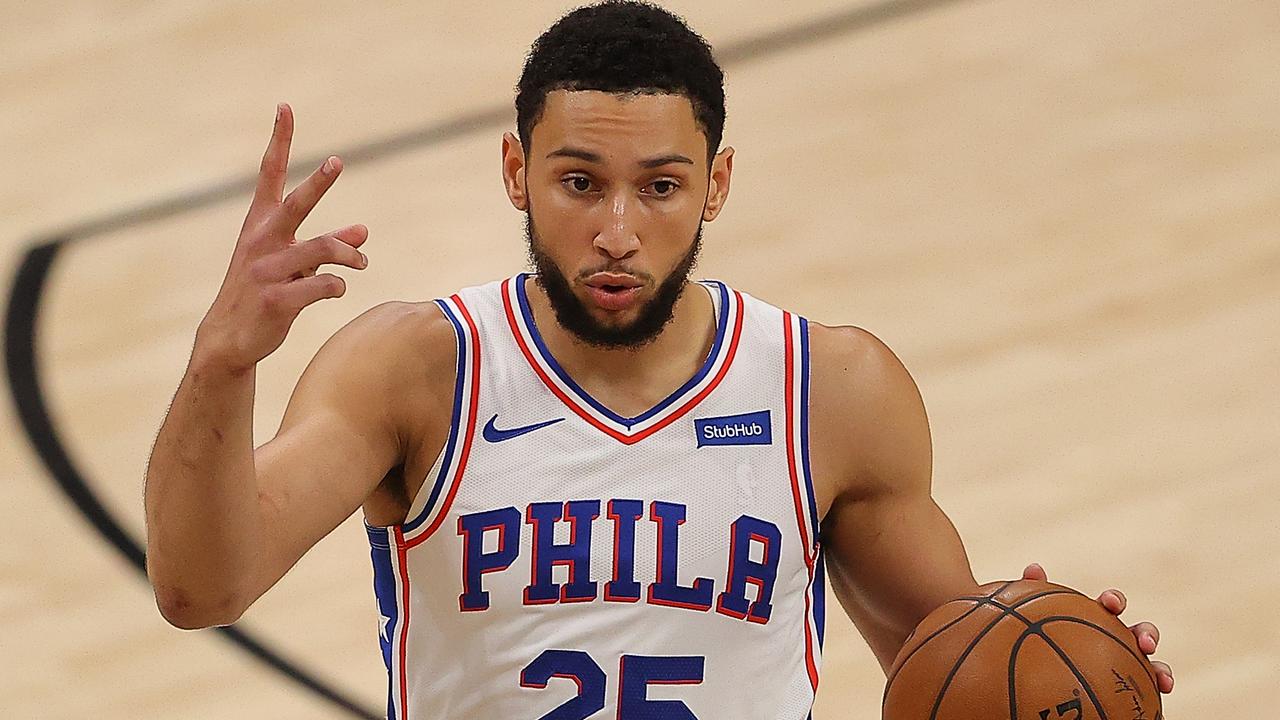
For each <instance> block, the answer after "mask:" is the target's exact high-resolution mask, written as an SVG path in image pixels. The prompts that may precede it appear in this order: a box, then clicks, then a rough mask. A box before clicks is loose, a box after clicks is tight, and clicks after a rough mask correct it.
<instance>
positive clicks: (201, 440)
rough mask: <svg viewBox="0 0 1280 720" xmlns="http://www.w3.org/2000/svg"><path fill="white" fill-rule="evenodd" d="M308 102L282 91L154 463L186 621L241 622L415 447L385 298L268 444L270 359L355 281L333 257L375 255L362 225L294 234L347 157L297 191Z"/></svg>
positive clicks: (153, 553)
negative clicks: (257, 400) (395, 407)
mask: <svg viewBox="0 0 1280 720" xmlns="http://www.w3.org/2000/svg"><path fill="white" fill-rule="evenodd" d="M292 133H293V117H292V113H291V111H290V109H289V108H288V106H283V105H282V106H281V107H280V109H279V111H278V114H277V117H276V124H275V129H274V131H273V134H272V138H271V142H270V144H269V145H268V148H267V151H266V154H265V156H264V157H263V161H262V167H261V170H260V173H259V178H258V185H257V188H256V190H255V192H254V198H253V202H252V204H251V206H250V209H249V213H248V215H247V217H246V218H245V223H244V227H243V228H242V229H241V232H240V236H239V238H238V240H237V242H236V247H235V250H234V252H233V255H232V260H231V263H230V267H229V269H228V271H227V275H226V278H225V279H224V281H223V284H222V287H221V288H220V289H219V291H218V296H217V298H216V299H215V301H214V302H213V305H212V306H211V308H210V309H209V312H208V313H207V314H206V316H205V318H204V319H203V320H202V322H201V323H200V327H199V329H198V330H197V332H196V342H195V347H194V349H193V352H192V356H191V361H190V364H189V366H188V368H187V372H186V375H185V376H184V377H183V380H182V383H181V385H180V386H179V388H178V391H177V394H176V395H175V397H174V399H173V403H172V405H171V407H170V409H169V412H168V415H167V416H166V418H165V421H164V423H163V425H162V427H161V429H160V433H159V436H158V437H157V439H156V444H155V447H154V449H153V450H152V454H151V458H150V461H149V463H148V467H147V481H146V491H145V506H146V525H147V573H148V576H149V578H150V579H151V582H152V586H153V588H154V590H155V594H156V601H157V604H158V605H159V608H160V611H161V613H162V614H163V615H164V616H165V618H166V619H167V620H168V621H169V622H171V623H172V624H174V625H177V626H179V627H184V628H195V627H206V626H210V625H222V624H228V623H231V622H234V621H235V620H236V619H237V618H238V617H239V616H240V614H241V613H243V611H244V610H245V608H247V607H248V605H249V604H250V603H251V602H252V601H253V600H255V599H256V598H257V597H258V596H259V595H261V594H262V593H263V592H265V590H266V589H267V588H268V587H270V586H271V585H272V584H274V583H275V582H276V580H278V579H279V578H280V577H281V576H282V575H283V574H284V573H285V572H286V571H287V570H288V568H289V567H291V566H292V565H293V564H294V563H295V562H296V561H297V559H298V558H299V557H300V556H301V555H302V553H303V552H305V551H306V549H307V548H309V547H311V545H313V544H314V543H315V542H317V541H318V540H319V539H320V538H321V537H323V535H324V534H326V533H328V532H329V531H330V530H332V529H333V528H334V527H336V526H337V524H338V523H340V522H341V521H342V520H343V519H344V518H346V517H347V516H349V515H350V514H351V513H352V512H353V511H354V510H355V509H356V508H358V507H359V506H360V504H361V502H362V500H363V499H364V498H365V497H367V496H368V495H369V493H370V492H371V491H372V489H373V488H375V487H376V486H377V484H378V482H379V481H380V480H381V479H382V477H383V475H384V474H385V473H386V471H387V470H388V469H389V468H391V467H393V466H394V465H395V464H396V462H397V460H398V458H399V456H400V454H401V450H402V448H401V447H400V438H399V437H398V436H397V432H396V428H395V427H394V426H393V425H394V423H395V418H394V417H393V416H391V414H389V413H387V412H386V411H385V410H386V407H385V406H379V405H378V403H379V402H380V401H381V400H383V399H385V398H384V396H385V395H388V394H390V393H393V392H394V391H395V388H392V387H388V383H387V379H386V375H385V374H386V373H387V372H388V370H387V368H386V367H385V366H386V363H384V362H381V361H380V360H381V359H380V358H378V357H377V348H378V347H379V346H380V345H383V344H381V343H374V344H373V347H372V348H370V347H368V341H369V339H370V338H371V337H375V336H377V335H378V334H380V332H379V331H380V329H381V330H385V327H383V326H385V325H387V324H388V323H393V322H394V321H395V320H394V316H395V315H396V313H395V312H394V311H391V310H382V311H373V312H371V313H367V314H366V316H365V317H362V318H361V319H360V320H357V321H355V322H353V323H352V324H351V325H350V326H348V327H347V328H345V329H344V330H342V331H340V332H339V333H338V334H337V335H335V336H334V338H333V339H331V340H330V341H329V342H328V343H327V344H326V345H325V347H324V348H323V349H322V350H321V351H320V352H319V353H318V354H317V356H316V358H315V360H313V361H312V363H311V366H310V367H309V368H308V370H307V372H306V373H305V374H304V376H303V379H302V380H301V381H300V382H299V385H298V389H297V391H296V392H295V394H294V397H293V399H292V400H291V402H290V409H289V411H287V412H286V417H285V422H284V423H282V426H281V430H280V433H279V434H278V435H277V437H276V438H275V439H274V440H272V441H271V442H269V443H267V444H266V445H264V446H263V447H262V448H260V449H259V450H257V451H256V452H255V450H254V447H253V404H254V385H255V368H256V365H257V363H258V361H260V360H261V359H263V358H264V357H266V356H267V355H268V354H270V353H271V352H273V351H274V350H275V349H276V348H277V347H279V346H280V344H281V343H282V342H283V341H284V338H285V335H286V334H287V333H288V331H289V328H290V326H291V325H292V323H293V321H294V319H295V318H296V317H297V315H298V313H299V312H300V311H301V310H302V309H303V308H304V307H306V306H307V305H310V304H312V303H314V302H316V301H318V300H321V299H323V298H333V297H339V296H341V295H342V294H343V292H344V291H345V285H344V283H343V281H342V279H341V278H339V277H337V276H336V275H332V274H316V269H317V268H318V267H319V266H320V265H325V264H337V265H344V266H347V267H351V268H355V269H363V268H364V267H365V266H366V265H367V260H366V259H365V257H364V256H363V254H362V253H360V252H359V250H357V248H358V247H359V246H360V245H361V244H362V243H363V242H364V240H365V239H366V238H367V230H365V228H364V227H363V226H359V225H356V226H351V227H346V228H342V229H340V230H336V231H333V232H331V233H326V234H324V235H321V236H319V237H316V238H313V239H310V240H307V241H305V242H299V241H297V240H296V239H295V238H294V233H295V231H296V230H297V228H298V226H299V225H300V224H301V222H302V221H303V219H304V218H305V217H306V216H307V214H308V213H309V212H310V211H311V209H312V208H313V207H314V206H315V205H316V203H317V202H318V201H319V200H320V198H321V197H322V196H323V195H324V193H325V191H327V190H328V189H329V187H330V186H332V185H333V182H334V180H335V179H336V178H337V176H338V173H339V172H340V171H341V163H340V161H339V160H338V159H337V158H330V159H328V160H327V161H326V162H325V163H324V165H323V166H322V167H321V168H320V169H318V170H316V171H315V173H313V174H312V175H311V176H310V177H309V178H307V180H306V181H304V182H303V183H302V184H301V185H299V186H298V187H297V188H296V189H295V190H294V191H293V192H291V193H290V194H289V195H288V197H284V198H283V199H282V195H283V192H284V185H285V175H286V169H287V165H288V154H289V145H290V141H291V138H292Z"/></svg>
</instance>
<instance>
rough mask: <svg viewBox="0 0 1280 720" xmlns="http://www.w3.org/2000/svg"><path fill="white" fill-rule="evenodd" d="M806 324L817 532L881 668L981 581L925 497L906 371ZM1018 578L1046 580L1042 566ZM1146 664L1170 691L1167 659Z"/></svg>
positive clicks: (843, 598) (1137, 629)
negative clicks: (928, 619) (927, 621)
mask: <svg viewBox="0 0 1280 720" xmlns="http://www.w3.org/2000/svg"><path fill="white" fill-rule="evenodd" d="M809 328H810V331H809V332H810V335H809V346H810V357H811V364H810V367H811V368H812V369H811V378H810V382H811V390H812V392H811V394H810V398H811V399H810V425H809V426H810V428H815V430H813V431H811V437H810V444H811V449H812V453H811V459H812V465H813V474H814V481H815V490H817V493H818V496H819V498H820V499H822V500H820V502H823V501H825V502H823V504H824V505H826V507H827V510H826V514H825V515H824V516H823V520H822V532H821V538H822V542H823V545H824V548H825V556H826V558H827V567H828V568H829V570H830V576H831V586H832V588H833V590H834V591H835V594H836V597H837V598H838V599H839V600H840V604H841V605H842V606H843V607H844V609H845V612H846V613H848V615H849V617H850V618H851V619H852V620H853V621H854V624H855V625H856V626H857V628H858V630H859V632H861V633H862V636H863V637H864V638H865V639H866V641H867V644H868V645H869V646H870V647H871V650H872V652H874V653H875V655H876V658H877V659H878V660H879V661H880V665H881V667H882V668H884V669H885V671H886V672H887V671H888V669H889V667H890V666H891V665H892V663H893V659H894V657H895V656H896V655H897V653H898V650H900V649H901V648H902V645H903V643H904V642H905V641H906V638H907V636H908V635H909V634H910V633H911V631H912V629H914V628H915V626H916V625H917V624H918V623H919V622H920V621H921V620H923V619H924V616H925V615H928V614H929V613H930V612H932V611H933V610H934V609H935V608H937V607H939V606H940V605H942V604H943V603H945V602H947V601H948V600H951V599H952V598H955V597H957V596H960V595H964V594H967V593H971V592H973V591H974V590H976V589H977V587H978V583H977V582H976V581H975V580H974V577H973V572H972V570H971V569H970V567H969V559H968V556H967V555H966V554H965V550H964V545H963V544H962V543H961V541H960V536H959V534H958V533H957V532H956V529H955V526H954V525H952V524H951V521H950V520H949V519H948V518H947V516H946V514H944V513H943V512H942V510H941V508H939V507H938V505H937V504H936V503H935V502H934V500H933V496H932V492H931V488H932V473H933V449H932V442H931V438H930V434H929V422H928V418H927V416H926V414H925V409H924V402H923V401H922V400H921V398H920V392H919V390H918V389H917V387H916V384H915V381H914V380H912V378H911V375H910V374H909V373H908V372H907V370H906V368H905V367H903V365H902V363H901V362H900V361H899V360H898V358H897V357H896V356H895V355H894V354H893V352H892V351H891V350H889V348H888V347H887V346H885V344H884V343H882V342H881V341H880V340H879V339H878V338H876V337H875V336H874V335H872V334H871V333H869V332H866V331H865V330H861V329H859V328H853V327H825V326H821V325H818V324H816V323H810V325H809ZM1037 573H1039V576H1038V577H1037ZM1024 576H1026V577H1028V578H1031V579H1044V578H1043V570H1040V569H1039V566H1032V567H1029V568H1027V570H1026V571H1025V572H1024ZM1098 602H1099V603H1100V604H1102V606H1103V607H1105V608H1106V609H1107V610H1109V611H1111V612H1113V613H1116V614H1119V613H1120V611H1122V610H1123V609H1124V600H1123V595H1121V594H1120V593H1119V592H1118V591H1115V590H1109V591H1107V592H1105V593H1103V594H1102V596H1100V597H1099V599H1098ZM1131 629H1132V630H1133V632H1134V635H1135V636H1136V637H1137V640H1138V645H1139V646H1140V647H1141V648H1142V650H1143V651H1145V652H1147V654H1150V653H1152V652H1155V646H1156V643H1157V641H1158V640H1159V631H1158V630H1157V629H1156V628H1155V626H1154V625H1152V624H1151V623H1138V624H1137V625H1134V626H1133V627H1132V628H1131ZM1155 667H1156V670H1157V674H1158V675H1159V676H1160V677H1159V686H1160V688H1161V690H1163V691H1165V692H1168V691H1169V690H1171V689H1172V687H1173V676H1172V674H1171V673H1170V672H1169V668H1168V666H1167V665H1165V664H1164V663H1158V662H1157V663H1155Z"/></svg>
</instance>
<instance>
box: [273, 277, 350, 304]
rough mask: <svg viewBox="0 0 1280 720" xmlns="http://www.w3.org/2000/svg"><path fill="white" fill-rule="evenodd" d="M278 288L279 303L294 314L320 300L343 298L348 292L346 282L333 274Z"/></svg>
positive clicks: (286, 284) (298, 280)
mask: <svg viewBox="0 0 1280 720" xmlns="http://www.w3.org/2000/svg"><path fill="white" fill-rule="evenodd" d="M278 287H279V289H278V290H277V291H276V293H275V298H276V301H277V303H278V304H279V306H280V307H282V308H284V309H286V310H288V311H289V312H293V313H297V312H300V311H301V310H302V309H303V308H305V307H306V306H308V305H310V304H312V303H314V302H318V301H320V300H325V299H327V298H339V297H342V296H343V295H344V294H345V293H346V292H347V283H346V281H344V280H343V279H342V278H340V277H338V276H337V275H333V274H332V273H321V274H319V275H315V276H312V277H305V278H298V279H297V280H291V281H289V282H287V283H285V284H283V285H280V286H278Z"/></svg>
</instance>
